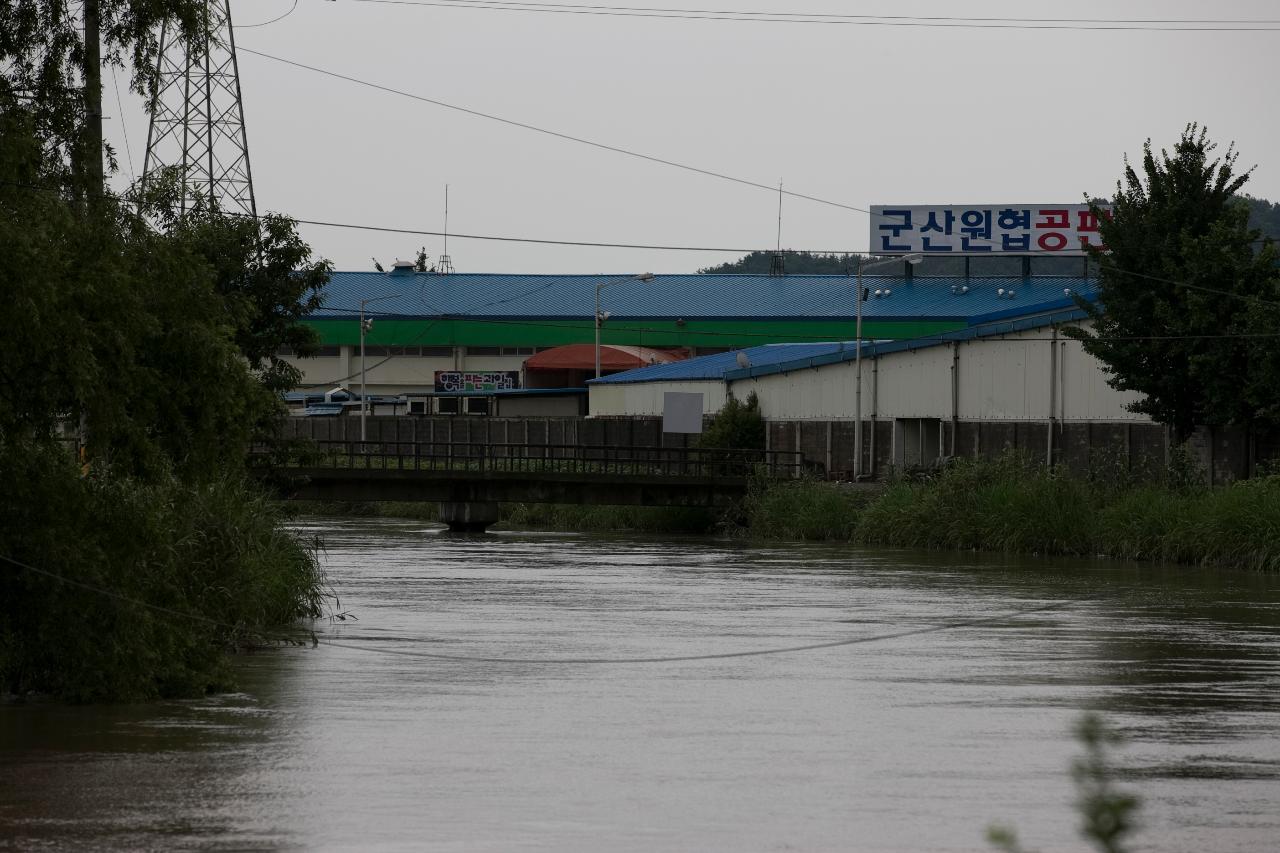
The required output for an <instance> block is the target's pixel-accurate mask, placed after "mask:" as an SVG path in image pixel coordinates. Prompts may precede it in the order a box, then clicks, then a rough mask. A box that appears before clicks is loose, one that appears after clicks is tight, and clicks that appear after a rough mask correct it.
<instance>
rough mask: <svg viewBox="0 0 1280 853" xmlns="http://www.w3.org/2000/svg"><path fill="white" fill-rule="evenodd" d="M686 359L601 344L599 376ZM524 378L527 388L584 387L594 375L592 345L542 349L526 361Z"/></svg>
mask: <svg viewBox="0 0 1280 853" xmlns="http://www.w3.org/2000/svg"><path fill="white" fill-rule="evenodd" d="M685 358H687V355H686V353H685V352H684V351H683V350H676V351H672V350H663V349H652V348H650V347H637V346H627V345H624V344H601V345H600V374H601V375H602V376H603V375H606V374H609V373H618V372H620V371H623V370H633V369H635V368H637V367H647V366H649V365H650V364H668V363H670V362H673V361H682V360H684V359H685ZM524 369H525V379H526V382H527V383H528V386H529V387H530V388H571V387H575V386H579V385H585V384H586V381H587V380H588V379H591V378H592V377H594V376H595V372H596V348H595V346H594V345H593V344H567V345H566V346H562V347H552V348H551V349H545V350H543V351H542V352H540V353H538V354H537V355H534V356H531V357H530V358H528V359H526V360H525V363H524Z"/></svg>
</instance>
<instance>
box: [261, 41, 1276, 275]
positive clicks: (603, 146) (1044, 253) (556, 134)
mask: <svg viewBox="0 0 1280 853" xmlns="http://www.w3.org/2000/svg"><path fill="white" fill-rule="evenodd" d="M239 50H240V51H242V52H245V53H250V54H253V55H254V56H259V57H262V58H264V59H269V60H272V61H274V62H280V63H283V64H285V65H290V66H293V67H296V68H300V69H303V70H306V71H311V72H314V73H316V74H321V75H324V76H328V77H333V78H335V79H338V80H343V81H346V82H349V83H354V84H356V85H359V86H365V87H368V88H371V89H375V90H378V91H382V92H386V93H389V94H393V95H399V96H401V97H405V98H409V99H410V100H415V101H420V102H422V103H427V104H431V105H433V106H438V107H443V108H445V109H449V110H454V111H457V112H461V113H464V114H467V115H471V116H475V117H478V118H483V119H486V120H489V121H494V122H498V123H500V124H506V125H509V126H512V127H518V128H521V129H523V130H529V131H532V132H535V133H540V134H544V135H547V136H551V137H553V138H557V139H561V140H565V141H568V142H574V143H577V144H580V145H586V146H589V147H592V148H598V149H600V150H603V151H610V152H613V153H615V154H622V155H625V156H628V157H634V158H637V159H640V160H645V161H647V162H651V163H655V164H658V165H662V166H669V167H671V168H675V169H680V170H684V171H687V172H693V173H695V174H700V175H703V176H706V177H712V178H717V179H719V180H723V181H728V182H731V183H735V184H740V185H743V186H748V187H754V188H756V189H762V190H766V191H768V192H769V193H771V194H772V193H779V194H781V195H784V196H790V197H792V198H798V199H801V200H804V201H811V202H814V203H816V204H822V205H826V206H829V207H836V208H840V209H843V210H849V211H852V212H854V213H865V214H867V215H868V216H872V217H874V216H875V215H876V214H875V213H873V212H872V211H871V210H870V209H869V208H866V207H859V206H858V205H853V204H846V203H844V202H839V201H834V200H832V199H826V198H821V197H819V196H815V195H810V194H807V193H799V192H795V191H794V190H786V189H782V188H780V187H775V186H770V185H768V184H764V183H760V182H759V181H752V180H749V179H747V178H741V177H737V176H734V175H729V174H726V173H723V172H716V171H713V170H710V169H703V168H701V167H698V166H692V165H689V164H687V163H680V162H677V161H674V160H668V159H665V158H662V157H656V156H653V155H650V154H645V153H642V152H639V151H635V150H631V149H627V148H622V147H619V146H615V145H609V144H607V143H603V142H596V141H594V140H590V139H586V138H584V137H580V136H574V135H572V134H568V133H562V132H560V131H557V130H551V129H549V128H544V127H539V126H537V125H533V124H528V123H526V122H521V121H516V120H514V119H509V118H504V117H502V116H498V115H495V114H493V113H486V112H482V111H480V110H475V109H471V108H470V107H463V106H459V105H457V104H451V103H448V102H446V101H441V100H438V99H435V98H428V97H426V96H424V95H417V94H414V93H412V92H407V91H405V90H403V89H396V88H393V87H390V86H384V85H382V84H380V83H373V82H370V81H368V80H363V79H361V78H358V77H352V76H350V75H347V74H341V73H339V72H336V71H329V70H327V69H324V68H320V67H318V66H314V65H308V64H306V63H303V62H297V61H295V60H292V59H285V58H283V57H280V56H275V55H273V54H269V53H264V52H262V51H257V50H253V49H251V48H247V47H243V46H241V47H239ZM295 221H296V222H299V223H301V224H307V225H318V226H328V227H336V228H354V229H360V230H370V231H387V232H391V233H401V234H413V235H416V236H444V232H436V231H425V230H418V229H408V228H405V229H393V228H382V227H378V226H367V225H357V224H347V223H335V222H322V221H317V220H303V219H296V220H295ZM448 236H451V237H455V236H456V237H461V238H464V239H465V238H472V239H496V240H504V241H508V242H527V243H547V244H551V245H577V246H594V247H599V248H628V249H646V248H647V249H656V250H663V251H668V250H669V251H708V252H721V251H723V252H735V253H736V252H741V251H743V250H741V249H722V248H700V247H675V246H669V247H663V246H645V245H642V244H625V243H590V242H585V241H555V240H539V239H531V238H499V237H478V236H473V235H455V234H450V235H448ZM972 239H974V240H976V241H977V242H981V243H990V244H992V245H995V244H996V242H997V241H996V240H995V239H994V238H972ZM1264 242H1265V241H1264ZM749 251H768V250H759V249H755V250H749ZM788 251H793V250H788ZM848 253H849V250H847V249H845V250H838V251H834V252H826V254H848ZM864 254H876V253H875V252H874V251H873V250H872V249H871V248H868V249H867V250H866V252H865V253H864ZM1019 254H1022V255H1029V256H1032V257H1058V258H1060V257H1075V256H1064V255H1063V254H1062V253H1061V252H1053V251H1048V250H1030V251H1026V252H1020V253H1019ZM961 256H962V255H957V254H951V253H947V254H938V255H936V257H961ZM981 256H982V257H990V256H989V255H985V254H983V255H981ZM931 257H934V255H931Z"/></svg>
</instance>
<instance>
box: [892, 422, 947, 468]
mask: <svg viewBox="0 0 1280 853" xmlns="http://www.w3.org/2000/svg"><path fill="white" fill-rule="evenodd" d="M942 456H943V453H942V421H941V420H939V419H938V418H897V419H896V420H894V422H893V465H894V467H895V468H897V469H898V470H899V471H912V470H917V469H920V468H932V467H933V466H935V465H937V464H938V460H940V459H941V458H942Z"/></svg>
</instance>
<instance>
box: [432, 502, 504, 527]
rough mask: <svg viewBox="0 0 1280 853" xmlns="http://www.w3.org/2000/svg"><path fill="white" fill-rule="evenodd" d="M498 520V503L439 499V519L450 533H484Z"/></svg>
mask: <svg viewBox="0 0 1280 853" xmlns="http://www.w3.org/2000/svg"><path fill="white" fill-rule="evenodd" d="M497 520H498V505H497V504H496V503H491V502H489V501H441V502H440V521H441V522H442V523H444V524H447V525H449V532H450V533H484V532H485V530H487V529H488V527H489V525H491V524H493V523H494V522H496V521H497Z"/></svg>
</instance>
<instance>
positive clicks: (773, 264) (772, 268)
mask: <svg viewBox="0 0 1280 853" xmlns="http://www.w3.org/2000/svg"><path fill="white" fill-rule="evenodd" d="M786 274H787V265H786V262H785V261H784V260H783V255H782V179H781V178H779V179H778V248H777V249H776V250H775V251H774V253H773V257H772V258H770V259H769V275H786Z"/></svg>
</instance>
